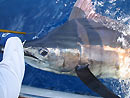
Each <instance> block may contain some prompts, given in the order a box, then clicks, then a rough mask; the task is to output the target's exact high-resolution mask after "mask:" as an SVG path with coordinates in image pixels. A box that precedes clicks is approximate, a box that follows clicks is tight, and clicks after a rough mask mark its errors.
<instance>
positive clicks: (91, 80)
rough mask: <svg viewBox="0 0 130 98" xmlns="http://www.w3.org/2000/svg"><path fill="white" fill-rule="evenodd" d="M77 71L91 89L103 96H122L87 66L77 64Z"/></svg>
mask: <svg viewBox="0 0 130 98" xmlns="http://www.w3.org/2000/svg"><path fill="white" fill-rule="evenodd" d="M75 71H76V73H77V75H78V77H79V78H80V79H81V80H82V82H84V83H85V84H86V85H87V86H88V87H89V88H90V89H91V90H93V91H95V92H96V93H97V94H99V95H100V96H102V97H103V98H120V97H118V96H117V95H115V94H114V93H113V92H112V91H110V90H109V89H108V88H107V87H106V86H105V85H103V84H102V83H101V82H100V81H99V80H98V79H97V78H96V77H95V76H94V75H93V74H92V72H91V71H90V70H89V68H88V65H87V66H80V65H78V66H76V67H75Z"/></svg>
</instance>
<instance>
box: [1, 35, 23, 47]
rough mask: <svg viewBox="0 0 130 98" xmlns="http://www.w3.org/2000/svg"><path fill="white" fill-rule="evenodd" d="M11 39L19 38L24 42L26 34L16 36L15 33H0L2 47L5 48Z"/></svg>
mask: <svg viewBox="0 0 130 98" xmlns="http://www.w3.org/2000/svg"><path fill="white" fill-rule="evenodd" d="M10 37H19V38H20V39H21V41H22V42H23V41H24V34H15V33H2V32H0V46H3V47H4V46H5V44H6V41H7V39H8V38H10Z"/></svg>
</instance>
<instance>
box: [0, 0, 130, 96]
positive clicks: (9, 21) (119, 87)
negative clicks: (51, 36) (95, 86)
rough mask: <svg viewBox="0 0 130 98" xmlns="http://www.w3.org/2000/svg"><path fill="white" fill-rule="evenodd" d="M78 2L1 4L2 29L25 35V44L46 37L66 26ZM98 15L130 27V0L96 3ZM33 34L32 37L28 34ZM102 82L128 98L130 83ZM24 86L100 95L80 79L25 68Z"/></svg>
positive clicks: (7, 1) (43, 0) (17, 1)
mask: <svg viewBox="0 0 130 98" xmlns="http://www.w3.org/2000/svg"><path fill="white" fill-rule="evenodd" d="M75 1H76V0H1V1H0V19H1V20H0V29H8V30H16V31H24V32H27V33H28V34H27V35H26V37H25V39H26V40H32V39H34V38H39V37H41V36H44V35H46V34H47V33H48V32H49V31H51V30H53V29H54V28H56V27H58V26H60V25H61V24H63V23H65V22H66V21H67V19H68V17H69V15H70V12H71V10H72V7H73V5H74V3H75ZM93 4H94V6H95V9H96V12H98V13H100V14H102V15H104V16H108V17H110V18H112V19H117V20H119V21H122V22H124V23H125V24H127V25H129V24H130V6H129V4H130V0H93ZM29 33H31V34H29ZM101 81H102V82H103V83H104V84H105V85H106V86H107V87H108V88H109V89H111V90H112V91H114V92H115V93H116V94H117V95H120V96H121V97H122V98H124V97H125V96H127V95H128V94H129V85H130V83H125V82H124V81H119V80H115V79H101ZM23 84H24V85H29V86H34V87H39V88H47V89H53V90H60V91H65V92H73V93H78V94H88V95H97V94H96V93H94V92H92V91H91V90H90V89H88V88H87V87H86V86H85V85H84V84H83V83H82V82H81V81H80V80H79V78H77V77H74V76H68V75H59V74H55V73H51V72H46V71H41V70H39V69H36V68H33V67H31V66H30V65H28V64H26V72H25V77H24V80H23Z"/></svg>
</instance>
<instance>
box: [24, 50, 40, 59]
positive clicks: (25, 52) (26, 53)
mask: <svg viewBox="0 0 130 98" xmlns="http://www.w3.org/2000/svg"><path fill="white" fill-rule="evenodd" d="M24 55H25V56H29V57H32V58H34V59H37V60H38V58H37V57H35V56H34V55H32V54H31V53H30V52H28V51H24Z"/></svg>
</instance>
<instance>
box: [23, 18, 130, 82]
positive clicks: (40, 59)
mask: <svg viewBox="0 0 130 98" xmlns="http://www.w3.org/2000/svg"><path fill="white" fill-rule="evenodd" d="M121 36H122V34H121V33H120V32H118V31H115V30H112V29H110V28H107V27H105V26H104V25H102V24H101V23H98V22H95V21H93V20H89V19H85V18H79V19H73V20H70V21H68V22H66V23H65V24H63V25H62V26H60V27H58V28H56V29H55V30H53V31H51V32H49V33H48V35H47V36H45V37H43V38H40V39H36V40H33V41H30V42H27V43H25V45H24V47H25V48H24V51H25V61H26V62H27V63H28V64H30V65H32V66H33V67H36V68H39V69H41V70H46V71H51V72H55V73H59V74H69V75H75V71H74V68H75V66H76V65H87V64H89V68H90V70H91V71H92V73H93V74H94V75H95V76H97V77H99V78H116V79H119V78H122V79H126V78H130V66H129V64H130V63H129V62H130V58H129V52H130V50H129V48H123V46H122V42H120V41H118V39H119V38H121Z"/></svg>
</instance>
